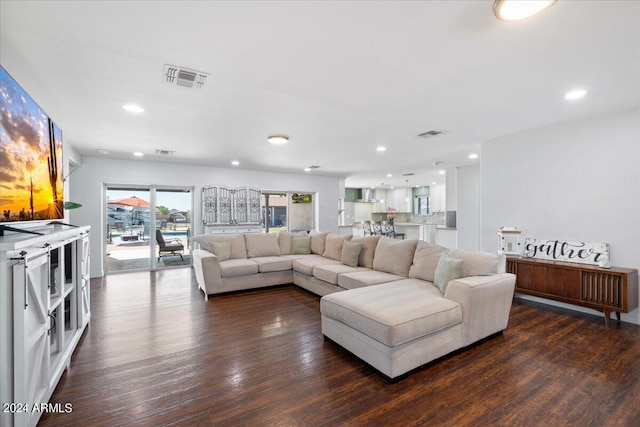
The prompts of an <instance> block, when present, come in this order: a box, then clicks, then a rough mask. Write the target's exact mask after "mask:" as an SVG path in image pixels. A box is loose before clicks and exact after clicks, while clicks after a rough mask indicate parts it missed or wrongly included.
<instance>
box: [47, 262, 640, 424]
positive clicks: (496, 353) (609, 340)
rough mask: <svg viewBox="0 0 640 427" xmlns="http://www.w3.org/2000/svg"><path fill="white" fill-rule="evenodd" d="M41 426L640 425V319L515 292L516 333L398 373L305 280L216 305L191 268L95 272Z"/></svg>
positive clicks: (225, 299)
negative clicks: (365, 357)
mask: <svg viewBox="0 0 640 427" xmlns="http://www.w3.org/2000/svg"><path fill="white" fill-rule="evenodd" d="M91 287H92V288H91V289H92V302H91V306H92V318H91V323H90V325H89V327H88V329H87V331H86V332H85V335H84V336H83V338H82V340H81V342H80V344H79V346H78V348H77V350H76V352H75V353H74V357H73V361H72V364H71V369H70V370H69V371H67V372H66V373H65V374H64V375H63V377H62V379H61V381H60V384H59V385H58V388H57V389H56V391H55V393H54V395H53V396H52V398H51V402H52V403H62V404H64V403H71V404H72V405H73V411H72V412H70V413H67V414H52V413H49V414H44V415H43V417H42V419H41V422H40V424H39V425H41V426H83V427H89V426H91V427H95V426H161V425H163V426H169V425H176V426H178V425H179V426H207V425H211V426H333V425H348V426H377V425H379V426H396V425H397V426H416V425H417V426H419V425H430V426H438V425H448V426H463V425H473V426H484V425H492V426H494V425H508V426H529V425H544V426H588V425H592V426H609V425H611V426H614V425H616V426H639V425H640V326H636V325H632V324H627V323H623V324H620V323H617V322H615V321H613V322H612V327H611V328H609V329H607V328H606V327H605V326H604V322H603V320H602V317H601V316H591V315H585V314H580V313H576V312H573V311H566V310H562V309H558V308H553V307H550V306H545V305H539V304H535V303H531V302H526V301H521V300H518V299H516V300H515V301H514V305H513V308H512V311H511V318H510V322H509V327H508V328H507V330H506V331H505V332H504V333H503V334H502V335H497V336H495V337H494V338H492V339H489V340H485V341H483V342H481V343H479V344H477V345H475V346H472V347H471V348H468V349H466V350H465V351H460V352H457V353H455V354H453V355H450V356H448V357H445V358H443V359H441V360H439V361H436V362H434V363H431V364H429V365H427V366H426V367H424V368H422V369H419V370H417V371H414V372H413V373H412V374H411V375H409V376H408V377H406V378H405V379H403V380H402V381H399V382H397V383H395V384H389V383H387V382H385V380H384V379H383V378H382V377H381V376H379V375H378V374H377V373H376V372H375V371H374V370H373V369H372V368H370V367H369V366H368V365H366V364H365V363H364V362H362V361H360V360H359V359H357V358H356V357H354V356H352V355H351V354H350V353H349V352H347V351H346V350H344V349H342V348H340V347H338V346H337V345H335V344H333V343H331V342H329V341H325V340H324V339H323V336H322V333H321V331H320V313H319V297H317V296H315V295H313V294H311V293H308V292H306V291H303V290H301V289H299V288H297V287H295V286H285V287H279V288H271V289H263V290H257V291H249V292H242V293H237V294H231V295H224V296H218V297H214V298H210V299H209V301H208V302H205V301H204V298H203V297H202V294H201V292H199V291H198V290H197V288H196V285H195V279H194V277H193V276H192V270H190V269H177V270H168V271H162V272H156V273H131V274H121V275H113V276H109V277H107V278H106V279H94V280H93V281H92V283H91Z"/></svg>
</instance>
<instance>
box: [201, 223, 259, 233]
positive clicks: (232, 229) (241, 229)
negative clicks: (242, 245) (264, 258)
mask: <svg viewBox="0 0 640 427" xmlns="http://www.w3.org/2000/svg"><path fill="white" fill-rule="evenodd" d="M204 233H205V234H223V233H226V234H231V233H262V227H261V226H260V225H259V224H257V225H209V224H208V225H205V226H204Z"/></svg>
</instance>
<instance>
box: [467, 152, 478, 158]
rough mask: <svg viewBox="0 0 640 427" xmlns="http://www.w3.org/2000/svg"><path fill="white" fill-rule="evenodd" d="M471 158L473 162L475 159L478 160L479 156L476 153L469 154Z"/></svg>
mask: <svg viewBox="0 0 640 427" xmlns="http://www.w3.org/2000/svg"><path fill="white" fill-rule="evenodd" d="M469 158H470V159H471V160H473V159H477V158H478V155H477V154H476V153H471V154H469Z"/></svg>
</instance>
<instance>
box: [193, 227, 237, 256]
mask: <svg viewBox="0 0 640 427" xmlns="http://www.w3.org/2000/svg"><path fill="white" fill-rule="evenodd" d="M192 240H193V241H194V242H196V243H198V244H200V246H202V247H203V248H206V247H207V245H208V244H209V243H211V242H229V245H230V248H231V251H230V254H229V255H230V258H231V259H241V258H245V259H246V258H247V245H245V243H244V235H242V234H236V233H229V234H200V235H199V236H193V238H192Z"/></svg>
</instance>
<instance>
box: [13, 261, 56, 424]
mask: <svg viewBox="0 0 640 427" xmlns="http://www.w3.org/2000/svg"><path fill="white" fill-rule="evenodd" d="M50 274H51V272H50V269H49V254H48V253H41V254H39V255H36V256H34V257H32V258H25V259H24V261H23V262H20V263H18V264H16V265H14V266H13V321H14V331H15V333H14V336H13V360H14V394H13V397H14V402H19V403H21V404H23V403H26V404H28V405H29V407H33V404H34V403H40V402H46V401H47V400H48V398H49V396H48V390H49V381H48V379H49V351H50V343H49V330H50V328H51V320H50V316H49V280H50ZM39 416H40V413H38V412H35V413H34V412H32V411H29V412H26V413H17V414H15V425H16V426H21V425H35V423H36V421H37V419H38V418H39Z"/></svg>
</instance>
